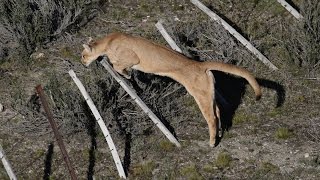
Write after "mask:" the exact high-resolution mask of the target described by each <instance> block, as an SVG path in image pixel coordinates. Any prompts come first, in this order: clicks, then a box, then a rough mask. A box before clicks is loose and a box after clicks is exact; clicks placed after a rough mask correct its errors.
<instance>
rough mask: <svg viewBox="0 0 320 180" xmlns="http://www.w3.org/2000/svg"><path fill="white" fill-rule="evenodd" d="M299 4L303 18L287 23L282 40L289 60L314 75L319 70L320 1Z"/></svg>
mask: <svg viewBox="0 0 320 180" xmlns="http://www.w3.org/2000/svg"><path fill="white" fill-rule="evenodd" d="M301 5H302V8H301V13H302V15H303V17H304V18H303V19H302V20H301V21H297V20H295V21H294V23H290V24H287V27H288V29H287V31H288V32H287V33H286V35H285V36H284V42H285V47H286V49H287V51H288V54H290V58H291V60H292V61H293V62H294V63H295V64H297V65H299V66H300V67H305V68H306V69H307V71H308V72H307V73H306V74H307V75H309V76H313V77H314V76H316V74H317V73H319V70H320V56H319V51H320V2H319V1H318V2H314V1H311V0H305V1H304V2H303V3H302V4H301Z"/></svg>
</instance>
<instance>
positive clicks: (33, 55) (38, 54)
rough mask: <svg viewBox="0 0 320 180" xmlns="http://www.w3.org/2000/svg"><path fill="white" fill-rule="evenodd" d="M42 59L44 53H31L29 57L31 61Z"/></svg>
mask: <svg viewBox="0 0 320 180" xmlns="http://www.w3.org/2000/svg"><path fill="white" fill-rule="evenodd" d="M44 57H45V55H44V53H33V54H31V55H30V58H32V59H43V58H44Z"/></svg>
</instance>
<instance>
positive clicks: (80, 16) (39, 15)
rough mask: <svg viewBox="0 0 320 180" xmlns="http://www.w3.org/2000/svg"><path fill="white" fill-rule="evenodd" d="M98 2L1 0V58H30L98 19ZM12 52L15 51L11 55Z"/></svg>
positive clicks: (79, 0)
mask: <svg viewBox="0 0 320 180" xmlns="http://www.w3.org/2000/svg"><path fill="white" fill-rule="evenodd" d="M97 3H98V0H61V1H60V0H59V1H58V0H2V1H0V22H1V23H0V36H1V40H0V59H3V58H4V57H5V56H7V55H9V53H12V52H14V51H18V54H20V55H23V56H29V55H30V54H31V53H32V52H33V51H34V50H35V48H36V47H41V46H42V45H43V44H45V43H47V42H49V41H51V40H52V39H53V38H55V37H57V36H58V35H60V34H61V33H62V32H64V31H68V30H72V29H74V28H77V26H79V25H81V24H83V23H86V22H87V20H88V19H91V18H92V17H93V16H95V14H96V13H94V10H93V9H94V6H95V5H96V4H97ZM9 49H13V50H14V51H12V52H8V50H9Z"/></svg>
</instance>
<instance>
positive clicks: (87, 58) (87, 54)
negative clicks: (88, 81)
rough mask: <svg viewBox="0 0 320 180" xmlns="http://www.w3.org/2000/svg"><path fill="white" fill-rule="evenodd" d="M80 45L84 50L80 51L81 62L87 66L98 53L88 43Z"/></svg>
mask: <svg viewBox="0 0 320 180" xmlns="http://www.w3.org/2000/svg"><path fill="white" fill-rule="evenodd" d="M82 46H83V48H84V50H83V51H82V53H81V62H82V64H84V65H85V66H89V65H90V64H91V63H92V62H93V61H94V60H96V59H97V58H98V57H99V56H100V53H98V52H97V51H96V49H95V48H94V47H93V46H91V45H90V44H83V45H82Z"/></svg>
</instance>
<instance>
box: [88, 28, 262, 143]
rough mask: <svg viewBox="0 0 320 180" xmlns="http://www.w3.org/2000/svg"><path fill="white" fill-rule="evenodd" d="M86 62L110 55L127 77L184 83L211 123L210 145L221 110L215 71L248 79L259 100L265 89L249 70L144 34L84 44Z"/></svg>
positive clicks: (112, 35) (106, 37)
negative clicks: (193, 55)
mask: <svg viewBox="0 0 320 180" xmlns="http://www.w3.org/2000/svg"><path fill="white" fill-rule="evenodd" d="M83 47H84V50H83V52H82V63H83V64H84V65H86V66H88V65H89V64H90V63H91V62H93V61H94V60H96V59H97V58H98V57H99V56H102V55H107V56H108V58H109V60H110V62H111V63H112V64H113V68H114V69H115V70H116V71H117V72H118V73H120V74H121V75H123V76H124V77H126V78H130V76H129V74H128V70H130V69H131V68H132V69H136V70H139V71H142V72H145V73H152V74H156V75H160V76H167V77H170V78H172V79H174V80H176V81H178V82H179V83H181V84H182V85H183V86H184V87H185V88H186V89H187V91H188V93H190V94H191V95H192V96H193V97H194V99H195V101H196V102H197V104H198V106H199V108H200V110H201V112H202V114H203V116H204V118H205V119H206V121H207V124H208V126H209V135H210V141H209V142H210V146H214V145H215V140H216V134H217V133H216V132H217V127H218V126H217V125H218V123H219V119H220V111H219V108H218V106H217V104H216V102H215V95H214V77H213V74H212V72H211V70H217V71H222V72H225V73H230V74H234V75H237V76H240V77H243V78H245V79H246V80H247V81H248V82H249V84H250V85H251V86H252V88H253V90H254V92H255V95H256V99H259V98H260V97H261V89H260V86H259V84H258V83H257V81H256V79H255V78H254V76H252V75H251V74H250V73H249V72H248V71H247V70H245V69H243V68H240V67H237V66H234V65H230V64H225V63H220V62H198V61H194V60H191V59H189V58H187V57H185V56H184V55H182V54H180V53H178V52H176V51H173V50H171V49H169V48H167V47H165V46H162V45H158V44H155V43H153V42H151V41H148V40H146V39H143V38H140V37H133V36H130V35H127V34H123V33H111V34H109V35H107V36H105V37H104V38H101V39H99V40H97V41H92V40H91V41H90V42H89V43H88V44H83Z"/></svg>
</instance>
